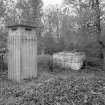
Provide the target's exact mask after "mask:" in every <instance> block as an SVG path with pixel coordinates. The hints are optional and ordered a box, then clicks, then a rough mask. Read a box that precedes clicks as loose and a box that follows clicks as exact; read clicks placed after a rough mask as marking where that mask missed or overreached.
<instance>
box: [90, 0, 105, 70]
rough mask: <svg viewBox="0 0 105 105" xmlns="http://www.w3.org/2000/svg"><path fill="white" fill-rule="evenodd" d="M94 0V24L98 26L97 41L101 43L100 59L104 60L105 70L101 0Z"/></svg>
mask: <svg viewBox="0 0 105 105" xmlns="http://www.w3.org/2000/svg"><path fill="white" fill-rule="evenodd" d="M91 2H92V9H93V11H94V17H95V22H94V25H95V27H96V28H97V34H98V36H97V42H98V43H99V47H100V60H103V70H105V45H104V44H103V42H102V41H101V40H100V39H101V38H100V36H101V25H100V1H99V0H91Z"/></svg>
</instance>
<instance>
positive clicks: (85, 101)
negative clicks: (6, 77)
mask: <svg viewBox="0 0 105 105" xmlns="http://www.w3.org/2000/svg"><path fill="white" fill-rule="evenodd" d="M0 104H1V105H104V104H105V79H102V78H96V77H94V78H85V77H82V78H78V79H76V78H67V79H60V78H55V79H50V80H48V81H45V82H43V83H39V84H37V85H35V87H34V86H33V87H30V88H27V89H23V88H16V87H14V88H5V89H3V90H1V92H0Z"/></svg>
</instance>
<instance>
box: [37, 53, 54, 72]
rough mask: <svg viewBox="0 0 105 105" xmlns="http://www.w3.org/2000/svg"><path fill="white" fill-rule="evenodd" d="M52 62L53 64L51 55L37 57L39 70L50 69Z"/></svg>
mask: <svg viewBox="0 0 105 105" xmlns="http://www.w3.org/2000/svg"><path fill="white" fill-rule="evenodd" d="M51 62H52V57H51V55H48V54H46V55H39V56H38V57H37V65H38V68H41V69H47V70H48V69H49V67H50V66H51Z"/></svg>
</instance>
